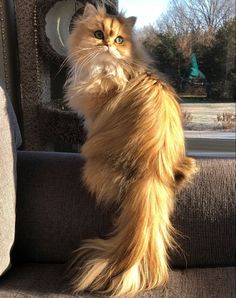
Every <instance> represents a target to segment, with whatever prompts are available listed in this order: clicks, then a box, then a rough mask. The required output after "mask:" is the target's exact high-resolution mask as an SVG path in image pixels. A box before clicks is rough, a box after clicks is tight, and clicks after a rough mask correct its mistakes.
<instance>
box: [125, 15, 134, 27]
mask: <svg viewBox="0 0 236 298" xmlns="http://www.w3.org/2000/svg"><path fill="white" fill-rule="evenodd" d="M136 21H137V18H136V17H129V18H127V19H126V22H127V23H128V24H129V25H130V26H131V27H134V25H135V23H136Z"/></svg>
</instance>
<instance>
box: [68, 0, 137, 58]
mask: <svg viewBox="0 0 236 298" xmlns="http://www.w3.org/2000/svg"><path fill="white" fill-rule="evenodd" d="M135 21H136V18H135V17H130V18H124V17H121V16H118V17H115V16H109V15H107V13H106V11H105V10H104V9H102V8H98V9H96V8H95V7H94V6H93V5H91V4H87V5H86V7H85V11H84V15H83V17H82V18H81V19H80V20H79V21H78V22H77V23H76V24H75V27H74V29H73V32H72V34H71V37H70V40H69V54H70V55H71V56H72V58H73V60H74V61H81V62H82V63H89V62H90V61H92V62H93V63H96V62H98V61H99V62H111V63H112V62H114V61H118V60H120V61H122V60H123V61H126V60H127V61H129V60H130V59H131V57H132V56H133V52H134V45H133V40H132V28H133V26H134V24H135Z"/></svg>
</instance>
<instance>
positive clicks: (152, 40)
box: [119, 0, 236, 139]
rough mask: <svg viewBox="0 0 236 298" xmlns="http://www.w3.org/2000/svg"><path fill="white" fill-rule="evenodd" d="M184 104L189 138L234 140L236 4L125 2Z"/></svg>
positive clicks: (191, 0) (122, 4) (155, 0)
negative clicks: (136, 18)
mask: <svg viewBox="0 0 236 298" xmlns="http://www.w3.org/2000/svg"><path fill="white" fill-rule="evenodd" d="M119 8H120V9H121V10H124V11H125V12H126V15H127V16H130V15H135V16H137V17H138V22H137V24H136V34H137V38H138V39H139V40H140V41H141V42H142V44H143V45H144V47H145V48H146V50H147V51H148V52H149V54H150V55H151V56H152V58H153V61H154V65H155V67H156V68H157V69H158V70H159V71H160V72H163V73H164V74H165V75H166V77H167V80H168V81H169V82H170V83H171V84H172V85H173V86H174V87H175V89H176V90H177V92H178V94H179V95H180V97H181V99H182V103H181V107H182V111H183V115H184V126H185V130H186V136H187V137H194V138H195V137H196V138H198V137H207V138H229V139H232V138H235V123H236V114H235V89H236V68H235V55H236V54H235V2H234V1H232V0H224V1H223V0H216V1H215V0H206V1H202V0H169V1H164V0H145V1H136V0H129V1H126V0H120V1H119Z"/></svg>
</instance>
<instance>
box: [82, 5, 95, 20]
mask: <svg viewBox="0 0 236 298" xmlns="http://www.w3.org/2000/svg"><path fill="white" fill-rule="evenodd" d="M97 13H98V11H97V9H96V7H95V6H94V5H92V4H90V3H87V4H86V5H85V8H84V13H83V17H90V16H95V15H96V14H97Z"/></svg>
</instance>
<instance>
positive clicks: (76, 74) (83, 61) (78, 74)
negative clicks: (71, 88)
mask: <svg viewBox="0 0 236 298" xmlns="http://www.w3.org/2000/svg"><path fill="white" fill-rule="evenodd" d="M102 52H103V50H102V48H99V49H96V50H94V51H92V52H90V53H88V54H87V55H86V56H84V57H83V58H82V59H80V60H78V63H77V64H76V65H75V66H74V67H73V70H72V71H73V74H74V82H76V81H78V79H80V78H81V73H82V71H83V69H84V67H85V66H86V65H88V64H90V63H91V62H92V61H93V60H94V59H95V58H96V57H97V56H98V55H99V54H101V53H102Z"/></svg>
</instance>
